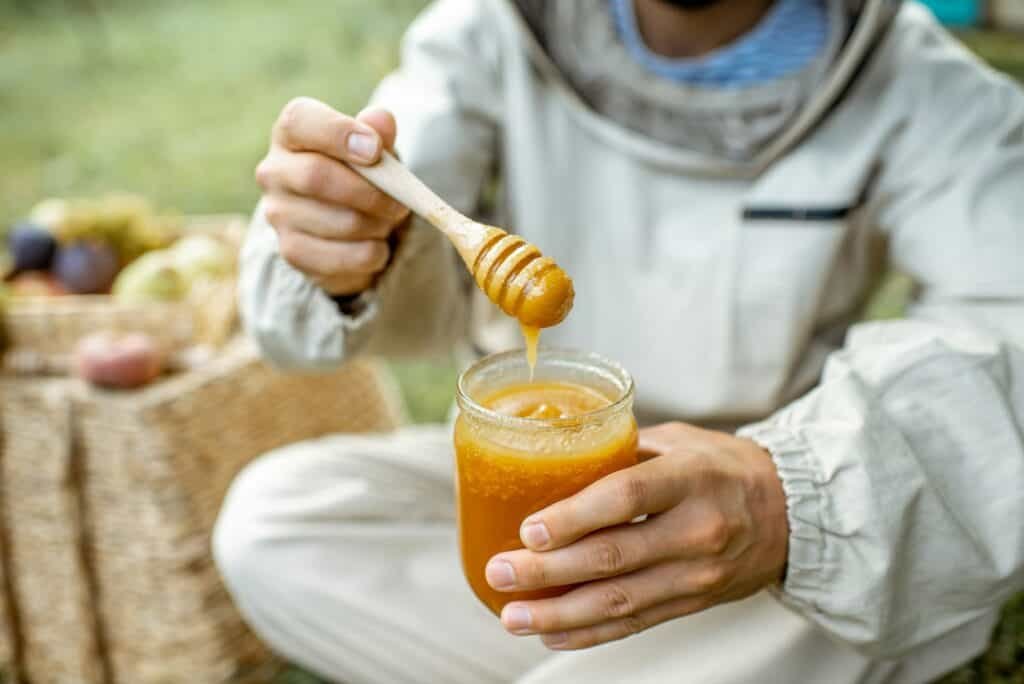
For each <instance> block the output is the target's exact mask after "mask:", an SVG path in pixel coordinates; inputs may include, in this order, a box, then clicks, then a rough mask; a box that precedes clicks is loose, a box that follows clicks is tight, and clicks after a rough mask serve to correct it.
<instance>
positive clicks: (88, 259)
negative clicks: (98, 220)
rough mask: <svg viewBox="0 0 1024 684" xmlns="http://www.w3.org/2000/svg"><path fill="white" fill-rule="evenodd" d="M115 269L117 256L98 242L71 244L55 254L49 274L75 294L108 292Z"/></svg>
mask: <svg viewBox="0 0 1024 684" xmlns="http://www.w3.org/2000/svg"><path fill="white" fill-rule="evenodd" d="M118 268H119V264H118V258H117V254H116V253H115V252H114V250H112V249H111V248H110V247H109V246H107V245H105V244H103V243H100V242H85V241H82V242H75V243H72V244H70V245H68V246H66V247H61V248H60V249H58V250H57V256H56V257H54V260H53V272H54V274H55V275H56V276H57V278H58V279H59V280H60V281H61V283H63V284H64V287H66V288H67V289H68V290H70V291H71V292H74V293H75V294H102V293H105V292H109V291H110V286H111V285H112V284H113V282H114V278H116V277H117V271H118Z"/></svg>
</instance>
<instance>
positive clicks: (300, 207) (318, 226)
mask: <svg viewBox="0 0 1024 684" xmlns="http://www.w3.org/2000/svg"><path fill="white" fill-rule="evenodd" d="M263 215H264V216H265V217H266V218H267V222H269V223H270V225H272V226H274V227H275V228H278V229H285V228H291V229H293V230H298V231H301V232H303V233H309V234H310V235H314V236H316V237H321V238H324V239H326V240H383V239H385V238H387V236H388V235H390V234H391V231H392V230H393V229H394V225H395V224H394V222H392V221H390V220H385V219H381V218H378V217H375V216H370V215H369V214H364V213H363V212H361V211H356V210H355V209H348V208H346V207H339V206H338V205H336V204H325V203H324V202H320V201H317V200H315V199H310V198H308V197H299V196H298V195H289V194H274V195H268V196H267V197H264V198H263Z"/></svg>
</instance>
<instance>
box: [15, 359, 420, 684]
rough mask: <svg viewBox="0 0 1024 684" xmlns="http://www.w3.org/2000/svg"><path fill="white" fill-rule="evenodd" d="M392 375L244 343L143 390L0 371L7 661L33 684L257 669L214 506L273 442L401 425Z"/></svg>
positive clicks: (202, 680) (154, 681)
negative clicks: (305, 371) (216, 555)
mask: <svg viewBox="0 0 1024 684" xmlns="http://www.w3.org/2000/svg"><path fill="white" fill-rule="evenodd" d="M387 377H388V376H387V375H386V374H382V373H381V371H380V369H379V368H378V366H377V365H376V364H374V363H372V362H369V361H359V362H354V363H351V364H348V365H346V366H345V367H343V368H341V369H339V370H338V371H336V372H333V373H329V374H320V375H296V374H283V373H279V372H276V371H274V370H272V369H270V368H269V367H267V366H266V365H265V364H263V363H262V362H260V361H259V360H258V359H257V357H256V354H255V352H254V351H253V350H252V349H251V347H250V346H249V345H248V344H247V343H245V342H242V341H240V342H237V343H232V344H231V345H230V346H229V347H228V348H227V349H226V350H225V352H224V353H223V354H221V355H220V356H218V357H217V358H216V359H215V360H214V361H212V362H211V363H210V364H208V365H207V366H205V367H203V369H201V370H199V371H194V372H191V373H186V374H182V375H180V376H177V377H172V378H170V379H168V380H165V381H163V382H160V383H158V384H155V385H152V386H150V387H148V388H146V389H144V390H141V391H138V392H128V393H115V392H104V391H99V390H95V389H92V388H89V387H87V386H85V385H84V384H82V383H80V382H78V381H74V380H66V379H62V380H46V381H41V380H39V379H35V380H28V379H24V378H10V377H8V378H2V377H0V427H2V431H0V434H2V436H3V443H2V452H0V453H2V463H0V473H2V475H3V478H2V481H0V495H2V501H3V510H2V513H3V518H4V528H5V530H6V531H7V535H6V538H7V542H8V549H7V553H5V554H4V557H5V563H4V569H5V570H8V571H9V573H10V575H11V577H10V579H11V580H12V582H11V591H10V594H11V596H9V597H8V599H9V600H10V603H11V604H13V606H14V607H15V608H16V610H15V611H13V612H14V619H13V620H11V622H13V623H14V628H13V633H12V634H9V635H8V639H7V640H6V644H7V645H6V649H5V647H4V646H3V644H0V655H3V654H4V653H8V654H11V653H13V652H14V651H17V652H18V653H17V656H18V658H17V659H19V660H20V663H19V664H20V670H21V671H22V672H23V673H24V675H26V676H27V677H28V679H29V681H31V682H32V684H50V683H53V684H58V683H59V684H92V683H93V682H96V683H99V684H176V683H179V682H180V683H181V684H185V683H186V682H187V683H189V684H193V683H195V684H214V683H217V682H226V681H235V678H237V677H239V676H240V675H243V674H244V673H245V672H246V671H249V670H252V669H253V668H257V667H259V666H260V665H261V664H265V663H266V662H267V661H268V655H267V653H266V652H265V651H264V650H263V648H262V646H261V645H260V643H259V642H258V641H257V640H256V638H255V637H254V636H252V635H251V634H250V633H249V632H248V631H247V630H246V628H245V626H244V624H243V623H242V621H241V619H240V618H239V616H238V614H237V613H236V612H235V609H234V607H233V605H232V603H231V601H230V599H229V597H228V595H227V594H226V592H225V590H224V588H223V586H222V585H221V582H220V580H219V578H218V575H217V572H216V569H215V568H214V566H213V564H212V561H211V557H210V552H209V535H210V531H211V529H212V526H213V523H214V519H215V517H216V514H217V511H218V509H219V506H220V503H221V500H222V498H223V496H224V493H225V491H226V489H227V487H228V485H229V483H230V482H231V480H232V479H233V477H234V476H235V474H236V473H237V472H238V471H239V470H240V469H241V468H242V467H243V466H244V465H245V464H246V463H248V462H249V461H250V460H251V459H253V458H254V457H256V456H258V455H259V454H261V453H263V452H265V451H267V450H270V449H273V448H276V447H278V446H281V445H284V444H287V443H290V442H294V441H298V440H302V439H309V438H313V437H317V436H321V435H324V434H328V433H331V432H338V431H369V430H385V429H390V428H393V427H394V426H395V425H397V424H398V422H399V418H400V416H399V407H400V402H399V401H398V399H397V395H396V393H395V390H394V388H393V386H392V385H391V384H390V383H389V382H387ZM15 644H19V645H20V646H19V647H18V648H17V649H15V648H14V645H15ZM9 657H10V656H9Z"/></svg>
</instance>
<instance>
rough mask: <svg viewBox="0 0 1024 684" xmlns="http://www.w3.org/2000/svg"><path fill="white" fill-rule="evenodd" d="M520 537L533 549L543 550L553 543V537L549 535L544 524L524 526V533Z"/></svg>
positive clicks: (537, 523) (536, 523) (534, 523)
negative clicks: (550, 542)
mask: <svg viewBox="0 0 1024 684" xmlns="http://www.w3.org/2000/svg"><path fill="white" fill-rule="evenodd" d="M519 536H521V537H522V538H523V543H524V544H526V545H527V546H529V547H530V548H533V549H539V548H543V547H545V546H547V545H548V542H549V541H551V535H550V534H548V528H547V525H545V524H544V523H542V522H533V523H527V524H526V525H523V529H522V531H521V532H520V533H519Z"/></svg>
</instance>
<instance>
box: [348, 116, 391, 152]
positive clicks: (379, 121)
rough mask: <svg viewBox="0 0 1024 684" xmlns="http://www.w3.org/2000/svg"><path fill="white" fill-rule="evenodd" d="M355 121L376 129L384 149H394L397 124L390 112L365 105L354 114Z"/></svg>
mask: <svg viewBox="0 0 1024 684" xmlns="http://www.w3.org/2000/svg"><path fill="white" fill-rule="evenodd" d="M356 121H360V122H362V123H364V124H366V125H368V126H369V127H370V128H372V129H373V130H375V131H377V134H378V135H379V136H380V139H381V142H383V143H384V149H386V150H394V149H395V138H396V137H397V136H398V124H396V123H395V117H394V116H393V115H392V114H391V112H389V111H388V110H386V109H381V108H380V107H367V108H366V109H364V110H363V111H361V112H359V114H358V115H357V116H356Z"/></svg>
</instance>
